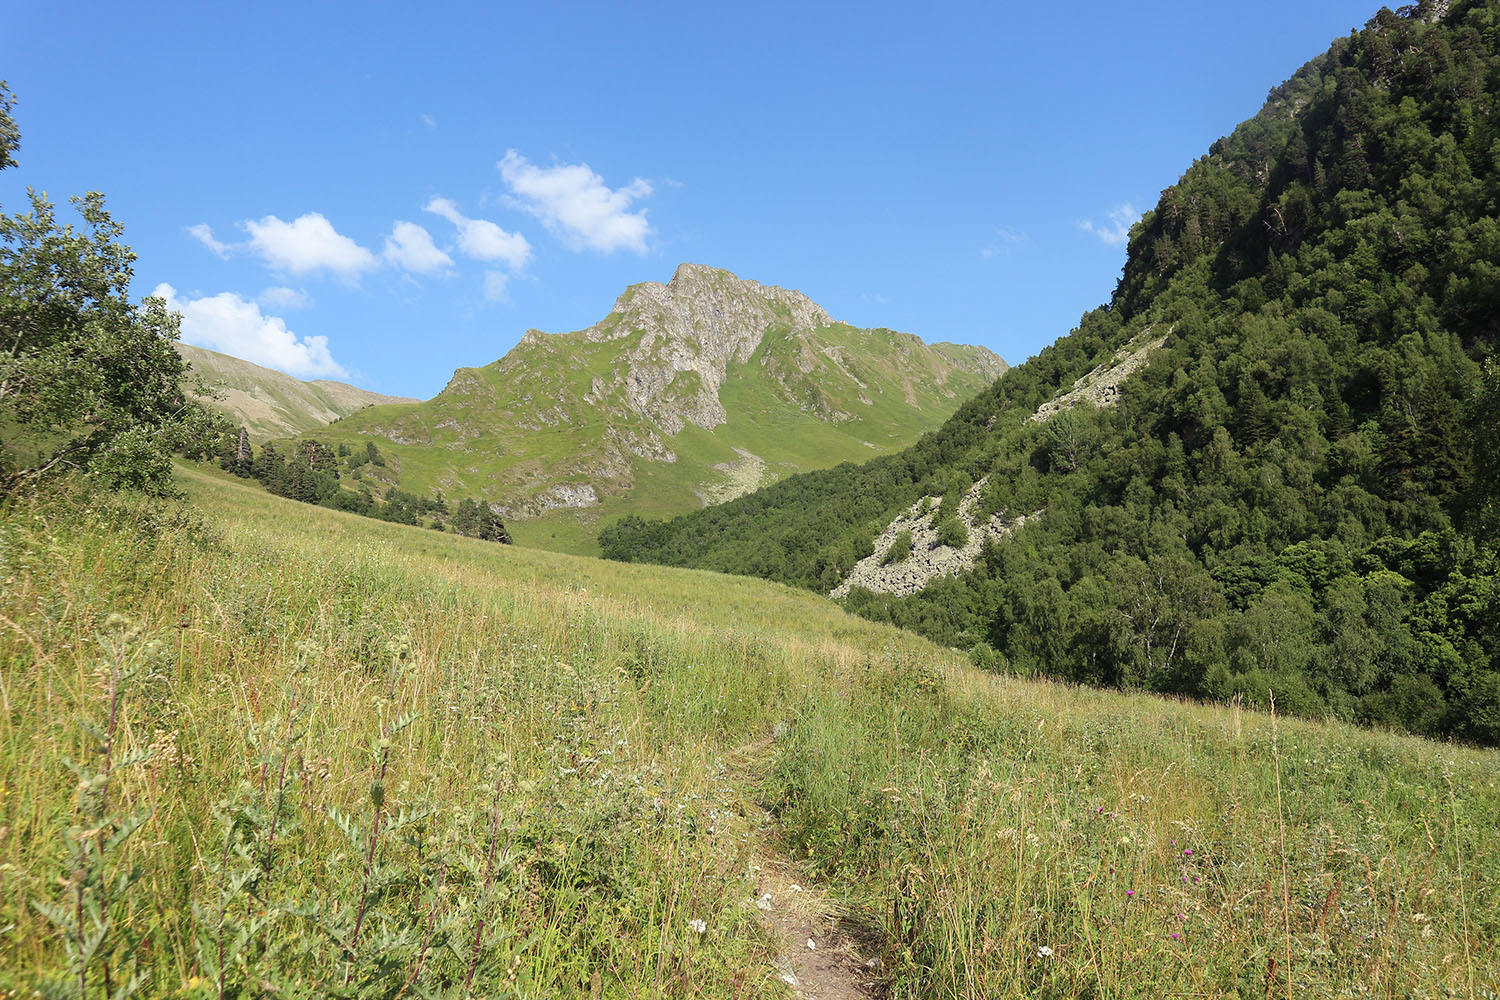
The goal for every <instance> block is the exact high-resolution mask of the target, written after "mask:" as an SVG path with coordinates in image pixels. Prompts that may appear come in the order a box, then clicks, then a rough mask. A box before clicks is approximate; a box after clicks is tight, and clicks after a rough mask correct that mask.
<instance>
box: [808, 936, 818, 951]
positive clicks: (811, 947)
mask: <svg viewBox="0 0 1500 1000" xmlns="http://www.w3.org/2000/svg"><path fill="white" fill-rule="evenodd" d="M807 950H808V951H817V950H818V946H817V944H816V943H814V942H813V939H812V938H808V939H807Z"/></svg>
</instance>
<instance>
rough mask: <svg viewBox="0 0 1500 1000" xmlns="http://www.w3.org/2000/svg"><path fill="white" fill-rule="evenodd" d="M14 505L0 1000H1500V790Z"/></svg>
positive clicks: (1451, 754) (799, 599) (471, 582)
mask: <svg viewBox="0 0 1500 1000" xmlns="http://www.w3.org/2000/svg"><path fill="white" fill-rule="evenodd" d="M178 480H179V483H180V484H181V485H182V486H183V487H185V489H186V490H187V493H188V496H189V500H188V501H187V502H183V503H179V504H172V503H163V502H161V501H157V500H148V499H144V498H139V499H138V498H135V497H133V496H131V495H129V494H90V493H86V492H84V491H82V490H81V489H78V488H76V487H70V486H68V485H67V483H66V482H60V483H55V484H54V487H53V488H52V489H50V490H48V491H47V492H45V493H31V494H29V495H16V496H13V497H11V498H10V499H8V500H7V501H6V503H5V505H4V506H3V507H0V581H3V587H0V876H3V877H0V996H30V995H33V994H34V991H38V990H39V991H41V994H42V995H47V996H73V997H80V998H89V997H100V996H105V995H106V994H109V995H126V994H128V993H129V991H130V988H132V987H133V988H134V989H135V992H136V994H137V995H140V996H176V997H213V998H218V997H250V996H256V997H271V996H301V997H311V996H319V997H323V996H347V997H375V996H381V997H397V996H488V997H500V996H516V997H571V996H576V997H591V998H592V997H611V998H626V997H630V998H638V997H683V996H697V997H726V998H728V997H780V996H786V995H787V989H786V987H785V985H784V984H783V983H782V981H781V979H780V978H779V975H778V970H777V965H776V959H777V954H776V942H775V941H773V940H772V938H771V937H769V936H768V934H767V932H766V931H764V930H762V928H761V925H760V924H759V923H758V922H757V920H756V914H757V910H756V906H755V903H754V898H755V895H756V890H757V883H756V873H757V870H758V866H760V865H762V864H768V863H780V864H790V865H791V866H793V867H792V870H793V871H794V872H796V873H798V876H799V877H800V878H801V879H802V880H803V884H805V885H806V886H808V887H809V888H816V889H817V890H819V891H820V892H822V893H826V894H828V895H829V896H830V897H831V898H833V899H834V900H835V901H837V903H838V905H839V908H840V911H841V912H842V913H843V914H844V915H845V921H846V923H847V924H848V925H850V926H854V927H859V928H862V929H863V932H864V933H862V934H860V935H859V936H858V937H857V939H858V940H859V941H861V942H863V943H862V944H861V947H862V948H865V949H866V950H865V951H862V952H860V953H858V954H855V955H854V956H852V958H853V959H854V960H855V961H859V962H865V961H868V960H871V959H877V960H878V963H877V964H876V967H875V975H877V976H878V977H879V979H880V980H881V981H883V982H884V984H885V985H886V987H887V988H888V990H889V995H890V996H893V997H914V998H915V997H964V998H981V997H983V998H994V997H1076V996H1090V997H1144V996H1151V997H1161V996H1231V997H1255V998H1261V997H1265V996H1278V997H1281V996H1285V997H1344V996H1362V995H1371V996H1414V997H1415V996H1421V997H1430V996H1458V997H1470V998H1477V997H1482V996H1491V995H1493V991H1494V990H1495V989H1496V986H1497V981H1500V946H1497V944H1496V942H1497V940H1500V854H1497V851H1496V845H1495V837H1494V832H1495V830H1496V829H1497V828H1500V779H1497V777H1496V775H1497V772H1500V753H1497V752H1495V751H1487V750H1475V749H1467V748H1461V747H1457V746H1453V745H1449V744H1443V743H1436V742H1427V741H1423V740H1421V739H1417V738H1411V737H1403V736H1396V735H1390V734H1386V733H1383V732H1376V731H1367V730H1357V729H1354V728H1351V727H1349V726H1346V725H1342V724H1337V723H1329V724H1320V723H1316V722H1307V721H1291V720H1277V719H1275V718H1273V717H1271V716H1269V715H1264V714H1259V713H1254V712H1250V711H1242V710H1239V709H1237V708H1236V707H1234V706H1209V705H1199V704H1192V703H1187V702H1182V701H1173V700H1166V699H1162V698H1159V697H1153V696H1148V695H1127V694H1122V693H1118V692H1107V691H1100V690H1094V689H1086V688H1076V687H1071V686H1067V685H1064V684H1061V683H1056V682H1050V681H1044V680H1025V679H1020V678H1016V677H1004V676H997V675H993V674H987V673H984V672H981V671H979V670H976V669H974V668H973V667H971V666H970V665H969V664H968V663H967V661H966V660H965V658H963V657H962V656H960V655H958V654H955V653H952V652H950V651H947V650H945V649H942V648H940V647H938V646H935V645H933V644H931V643H929V642H927V641H926V640H923V639H921V638H918V637H916V636H913V635H911V634H910V633H905V632H902V631H899V630H897V629H894V628H891V627H889V626H885V625H880V624H876V623H872V622H869V621H865V620H862V619H859V618H856V617H854V616H851V615H848V614H845V613H844V612H843V611H841V610H840V609H839V608H838V607H837V606H835V605H834V604H832V603H831V602H829V601H827V600H825V599H823V598H821V597H818V596H817V595H815V594H812V593H809V592H806V591H802V590H797V589H793V588H789V587H786V586H781V585H777V584H772V583H767V582H764V581H757V580H750V579H743V578H734V577H728V576H721V575H717V574H713V573H707V572H702V571H691V570H680V569H670V568H662V567H654V566H642V565H631V564H620V563H610V562H602V561H599V560H595V559H590V558H581V557H575V556H568V555H563V554H557V553H550V552H543V551H536V550H528V549H524V548H521V547H517V546H496V545H489V544H485V543H482V542H478V541H473V540H470V539H465V538H460V537H455V536H452V535H449V534H445V533H439V532H434V531H430V530H423V529H420V528H412V527H406V526H401V525H395V524H388V523H384V522H378V521H373V520H370V519H366V518H360V517H357V516H353V515H349V514H343V513H339V512H335V511H330V510H325V509H322V508H317V507H311V506H308V505H304V504H297V503H294V502H292V501H287V500H282V499H278V498H275V497H272V496H269V495H267V494H266V493H264V492H262V491H261V490H259V489H257V488H255V487H254V486H253V485H250V484H246V483H244V482H242V481H238V480H235V479H233V478H232V477H229V476H227V475H223V474H220V473H218V472H216V471H210V470H206V469H200V468H192V467H186V466H181V467H179V469H178Z"/></svg>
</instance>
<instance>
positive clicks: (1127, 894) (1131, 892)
mask: <svg viewBox="0 0 1500 1000" xmlns="http://www.w3.org/2000/svg"><path fill="white" fill-rule="evenodd" d="M1134 895H1135V890H1134V889H1126V890H1125V898H1126V899H1130V898H1131V897H1133V896H1134Z"/></svg>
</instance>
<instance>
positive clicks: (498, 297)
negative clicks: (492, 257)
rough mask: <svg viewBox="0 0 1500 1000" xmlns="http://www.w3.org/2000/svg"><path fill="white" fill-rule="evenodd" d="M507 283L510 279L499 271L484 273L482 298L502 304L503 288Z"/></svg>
mask: <svg viewBox="0 0 1500 1000" xmlns="http://www.w3.org/2000/svg"><path fill="white" fill-rule="evenodd" d="M509 282H510V278H508V277H506V276H505V275H504V274H502V273H501V272H499V271H486V272H484V297H485V298H487V299H489V300H490V301H491V302H504V301H505V300H506V298H505V286H506V285H507V284H509Z"/></svg>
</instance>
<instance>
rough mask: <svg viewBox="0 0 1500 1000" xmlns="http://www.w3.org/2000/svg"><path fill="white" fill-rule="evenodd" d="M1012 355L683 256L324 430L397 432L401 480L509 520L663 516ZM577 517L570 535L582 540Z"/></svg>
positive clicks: (828, 453)
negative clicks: (493, 352)
mask: <svg viewBox="0 0 1500 1000" xmlns="http://www.w3.org/2000/svg"><path fill="white" fill-rule="evenodd" d="M1006 367H1007V366H1006V364H1005V362H1004V361H1002V360H1001V359H1000V358H999V357H997V356H996V355H995V354H993V353H992V352H990V351H988V350H985V349H984V348H982V347H968V346H963V345H956V344H935V345H928V344H925V343H923V342H922V340H921V339H920V338H918V337H915V336H912V335H911V334H906V333H897V332H895V331H892V330H883V329H873V330H862V329H857V328H855V327H851V326H848V325H846V324H843V323H839V322H837V321H836V320H834V319H833V317H831V316H830V315H829V314H828V312H827V311H826V310H825V309H823V307H821V306H819V305H818V304H817V303H816V302H814V301H812V299H810V298H808V297H807V296H806V295H804V294H802V293H801V292H798V291H794V290H790V289H786V288H779V287H777V286H775V285H764V284H761V283H760V282H757V281H750V280H746V279H743V278H739V277H737V276H735V275H734V274H731V273H730V272H729V271H725V270H723V269H721V268H714V267H705V266H703V265H700V264H683V265H681V266H680V267H678V268H677V270H676V272H675V273H674V274H673V275H672V278H671V280H670V281H668V282H666V283H665V284H662V283H659V282H653V281H647V282H642V283H640V284H635V285H631V286H630V287H629V288H627V289H626V290H625V291H624V292H623V293H622V294H621V295H620V296H619V298H618V299H616V300H615V304H614V308H613V309H611V310H610V311H609V313H608V314H607V315H606V316H604V318H603V319H601V320H599V322H597V323H595V324H593V325H592V326H589V327H586V328H585V329H582V330H575V331H573V332H571V333H543V332H541V331H539V330H528V331H527V332H526V334H525V336H523V337H522V338H521V341H520V343H518V344H517V345H516V346H515V347H514V348H513V349H512V350H511V351H510V352H509V353H508V354H506V355H505V357H503V358H501V359H500V360H499V361H497V362H495V363H494V364H491V365H487V366H486V367H484V368H461V369H459V370H458V371H457V372H455V373H454V375H453V379H452V380H451V381H450V382H449V383H448V386H447V387H446V388H445V389H444V390H443V391H442V392H441V393H439V394H438V395H437V396H436V397H435V398H433V399H432V400H429V401H428V402H426V403H423V404H420V405H418V406H414V407H399V408H396V407H390V408H384V407H377V408H374V409H372V410H370V411H368V412H366V413H361V414H359V415H357V416H356V417H354V418H350V419H348V420H344V421H341V422H340V423H339V425H338V426H337V428H335V430H336V431H337V436H338V437H339V439H340V440H345V439H347V440H350V441H351V443H352V442H354V441H358V440H368V439H372V438H373V439H376V440H377V442H378V443H379V444H380V447H381V448H382V450H387V445H388V444H389V445H391V446H394V447H393V448H392V449H391V450H392V451H393V453H394V455H395V457H396V459H397V462H398V464H399V474H400V480H401V484H402V485H403V486H410V487H411V488H414V489H419V490H421V491H423V492H441V493H443V494H445V495H447V496H453V497H460V496H465V495H473V496H483V497H485V498H487V499H490V500H491V501H494V502H498V503H499V504H501V505H502V506H503V507H504V508H505V511H504V512H505V513H506V514H507V515H508V517H510V518H512V519H525V518H528V517H539V516H547V515H552V514H553V513H554V512H556V511H558V510H565V511H575V512H576V511H580V510H581V511H584V512H585V514H584V520H585V521H588V520H589V519H590V518H592V519H597V517H598V516H599V515H600V514H602V513H616V512H618V513H626V512H630V513H634V512H639V513H643V514H650V515H660V514H666V513H674V512H678V511H682V510H689V509H693V508H695V507H698V506H701V505H703V504H706V503H710V502H712V503H718V502H722V501H723V500H726V499H730V498H732V497H734V496H738V495H740V494H742V493H744V492H747V491H749V490H751V489H755V488H756V487H758V486H761V485H765V484H767V483H771V482H775V481H776V480H778V479H781V478H783V477H785V476H786V475H789V474H791V473H793V472H800V471H806V470H809V469H814V468H822V467H825V466H829V465H834V464H837V463H838V462H842V461H846V460H850V459H862V458H866V457H871V456H874V455H879V454H885V453H887V452H890V451H894V450H896V449H898V448H900V447H903V446H904V445H906V444H909V443H911V442H912V441H914V440H916V438H918V437H919V436H920V435H921V434H922V433H924V432H925V431H928V430H931V429H932V428H934V427H936V426H937V425H938V424H939V423H941V422H942V420H943V419H944V418H945V417H946V416H948V415H949V414H950V413H952V412H953V411H954V410H955V409H956V408H957V407H958V405H959V404H960V403H961V402H963V400H965V399H967V398H968V397H970V396H972V395H974V394H975V393H977V392H978V391H980V390H981V389H982V388H984V387H985V386H986V385H988V384H989V383H990V382H991V381H993V380H994V379H995V378H996V377H998V376H999V375H1000V374H1003V373H1004V371H1005V370H1006ZM382 439H383V440H382ZM583 527H584V531H583V535H584V541H583V542H582V543H578V541H577V540H578V535H577V533H572V534H570V536H569V537H570V538H572V539H573V541H572V542H571V543H570V544H572V547H574V548H583V549H587V548H588V547H589V543H588V540H587V539H588V538H589V537H591V535H592V531H593V526H592V523H588V524H584V525H583ZM520 530H521V532H522V540H523V541H525V537H524V536H525V531H526V529H525V527H524V526H522V527H521V528H520Z"/></svg>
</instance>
